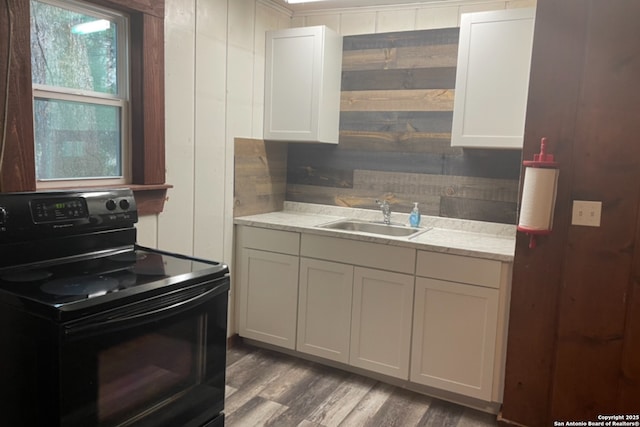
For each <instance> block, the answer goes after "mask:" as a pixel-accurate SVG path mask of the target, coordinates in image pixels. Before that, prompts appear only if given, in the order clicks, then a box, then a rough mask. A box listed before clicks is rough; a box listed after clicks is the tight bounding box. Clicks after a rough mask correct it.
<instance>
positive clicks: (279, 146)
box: [233, 138, 287, 217]
mask: <svg viewBox="0 0 640 427" xmlns="http://www.w3.org/2000/svg"><path fill="white" fill-rule="evenodd" d="M286 170H287V144H286V143H284V142H275V141H262V140H258V139H248V138H236V139H235V141H234V186H233V197H234V201H233V202H234V205H233V216H234V217H236V216H244V215H253V214H258V213H265V212H274V211H279V210H282V209H283V207H284V199H285V194H286V187H287V173H286Z"/></svg>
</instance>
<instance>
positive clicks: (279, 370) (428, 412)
mask: <svg viewBox="0 0 640 427" xmlns="http://www.w3.org/2000/svg"><path fill="white" fill-rule="evenodd" d="M225 413H226V425H227V426H229V427H235V426H238V427H253V426H276V427H289V426H291V427H293V426H300V427H320V426H327V427H329V426H344V427H351V426H371V427H374V426H375V427H386V426H398V427H411V426H432V427H471V426H477V427H494V426H497V423H496V416H495V415H491V414H486V413H484V412H480V411H475V410H473V409H469V408H465V407H463V406H458V405H454V404H452V403H449V402H445V401H442V400H438V399H435V398H431V397H428V396H424V395H421V394H418V393H414V392H411V391H408V390H405V389H402V388H399V387H394V386H391V385H388V384H385V383H381V382H379V381H376V380H373V379H369V378H366V377H363V376H360V375H356V374H352V373H349V372H345V371H342V370H339V369H334V368H330V367H326V366H322V365H320V364H317V363H313V362H309V361H306V360H301V359H298V358H295V357H292V356H289V355H285V354H281V353H278V352H274V351H270V350H266V349H261V348H257V347H253V346H250V345H248V344H245V343H238V344H236V345H234V346H233V347H232V348H231V349H230V350H229V351H228V354H227V388H226V402H225Z"/></svg>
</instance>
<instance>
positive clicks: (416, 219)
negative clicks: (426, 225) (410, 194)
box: [409, 202, 420, 227]
mask: <svg viewBox="0 0 640 427" xmlns="http://www.w3.org/2000/svg"><path fill="white" fill-rule="evenodd" d="M409 224H410V225H411V226H412V227H419V226H420V209H418V202H413V209H411V214H409Z"/></svg>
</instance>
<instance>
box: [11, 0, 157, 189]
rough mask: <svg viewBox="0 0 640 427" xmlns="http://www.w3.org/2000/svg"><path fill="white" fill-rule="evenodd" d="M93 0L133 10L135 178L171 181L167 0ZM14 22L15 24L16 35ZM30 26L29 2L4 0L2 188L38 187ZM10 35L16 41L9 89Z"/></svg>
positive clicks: (138, 181)
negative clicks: (166, 72) (168, 174)
mask: <svg viewBox="0 0 640 427" xmlns="http://www.w3.org/2000/svg"><path fill="white" fill-rule="evenodd" d="M90 2H92V3H96V4H101V5H105V6H111V7H117V8H119V9H125V10H127V11H130V12H132V13H131V25H132V46H131V54H132V55H131V70H132V75H133V78H132V82H131V88H132V93H131V114H132V120H133V123H132V145H133V149H132V171H133V172H132V181H133V183H134V184H143V185H144V184H162V183H164V182H165V142H164V138H165V131H164V109H165V107H164V1H162V0H134V1H132V2H130V1H129V0H90ZM142 12H145V13H142ZM147 12H148V13H147ZM10 18H11V22H12V24H13V25H12V26H11V27H10V25H9V19H10ZM10 28H12V29H13V31H12V32H11V37H9V31H10ZM29 28H30V20H29V3H28V2H25V1H22V0H8V2H0V136H1V135H3V134H4V132H5V129H4V124H3V123H4V121H3V118H4V113H5V111H4V110H5V99H8V102H9V104H8V108H7V129H6V144H5V152H4V163H3V164H4V166H3V167H2V169H1V170H0V191H32V190H35V188H36V180H35V159H34V156H35V154H34V144H33V141H34V135H33V106H32V91H31V54H30V31H29ZM9 39H11V42H12V47H11V61H10V63H9V70H10V79H9V80H10V82H9V88H8V90H7V89H6V85H5V82H6V78H7V74H6V72H7V59H8V58H9ZM6 95H8V98H7V97H6Z"/></svg>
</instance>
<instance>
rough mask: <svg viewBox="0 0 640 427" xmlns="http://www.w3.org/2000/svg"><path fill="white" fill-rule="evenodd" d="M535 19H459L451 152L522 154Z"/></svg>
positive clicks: (513, 15) (509, 14)
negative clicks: (511, 150)
mask: <svg viewBox="0 0 640 427" xmlns="http://www.w3.org/2000/svg"><path fill="white" fill-rule="evenodd" d="M534 19H535V9H509V10H499V11H492V12H477V13H466V14H463V15H462V18H461V22H460V44H459V48H458V66H457V75H456V90H455V101H454V108H453V128H452V131H451V145H452V146H457V147H477V148H516V149H518V148H522V141H523V135H524V121H525V115H526V109H527V94H528V90H529V70H530V68H531V49H532V45H533V28H534Z"/></svg>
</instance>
